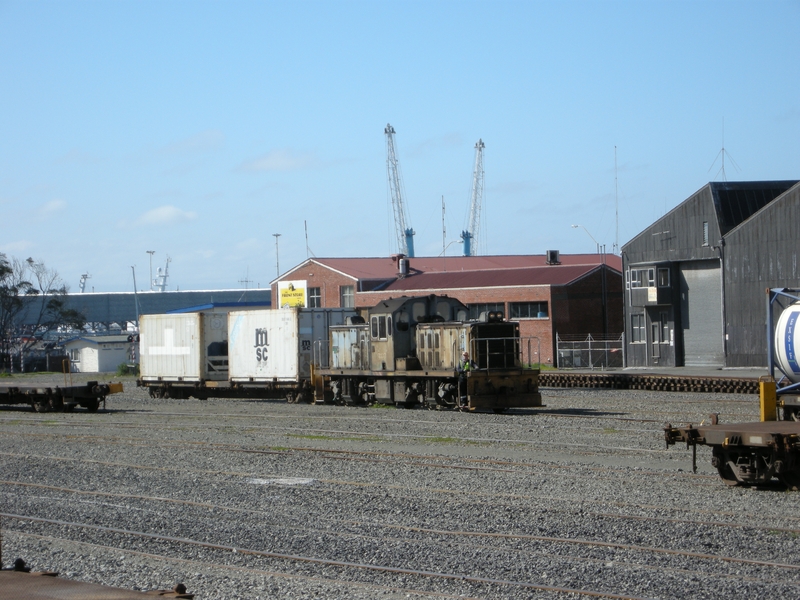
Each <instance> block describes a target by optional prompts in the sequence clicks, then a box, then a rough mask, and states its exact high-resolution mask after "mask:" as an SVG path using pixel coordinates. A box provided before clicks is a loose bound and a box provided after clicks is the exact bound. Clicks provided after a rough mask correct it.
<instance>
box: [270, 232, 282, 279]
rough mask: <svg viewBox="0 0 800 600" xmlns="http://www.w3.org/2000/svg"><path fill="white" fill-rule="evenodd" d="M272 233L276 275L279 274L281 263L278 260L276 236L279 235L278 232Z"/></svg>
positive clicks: (278, 275)
mask: <svg viewBox="0 0 800 600" xmlns="http://www.w3.org/2000/svg"><path fill="white" fill-rule="evenodd" d="M272 235H274V236H275V271H277V275H276V276H277V277H280V276H281V263H280V261H279V260H278V238H279V237H281V234H280V233H273V234H272Z"/></svg>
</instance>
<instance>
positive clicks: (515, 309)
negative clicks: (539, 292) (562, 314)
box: [509, 302, 547, 319]
mask: <svg viewBox="0 0 800 600" xmlns="http://www.w3.org/2000/svg"><path fill="white" fill-rule="evenodd" d="M509 312H510V314H511V318H512V319H546V318H547V302H511V303H510V304H509Z"/></svg>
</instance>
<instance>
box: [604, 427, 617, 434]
mask: <svg viewBox="0 0 800 600" xmlns="http://www.w3.org/2000/svg"><path fill="white" fill-rule="evenodd" d="M603 433H609V434H610V433H619V429H614V428H613V427H606V428H605V429H603Z"/></svg>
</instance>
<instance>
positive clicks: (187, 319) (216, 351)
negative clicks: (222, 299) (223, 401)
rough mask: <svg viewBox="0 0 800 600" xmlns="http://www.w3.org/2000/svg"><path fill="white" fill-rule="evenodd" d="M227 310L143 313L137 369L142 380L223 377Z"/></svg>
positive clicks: (183, 379)
mask: <svg viewBox="0 0 800 600" xmlns="http://www.w3.org/2000/svg"><path fill="white" fill-rule="evenodd" d="M227 338H228V328H227V313H226V312H195V313H176V314H159V315H142V316H141V317H140V320H139V351H140V357H139V372H140V377H141V379H142V380H143V381H203V380H207V381H225V380H226V379H227V378H228V356H227V341H228V340H227Z"/></svg>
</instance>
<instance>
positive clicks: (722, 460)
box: [712, 446, 741, 486]
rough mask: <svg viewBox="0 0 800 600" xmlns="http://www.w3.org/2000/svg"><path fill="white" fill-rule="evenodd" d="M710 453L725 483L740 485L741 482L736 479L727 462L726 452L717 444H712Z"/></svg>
mask: <svg viewBox="0 0 800 600" xmlns="http://www.w3.org/2000/svg"><path fill="white" fill-rule="evenodd" d="M712 454H713V457H714V458H715V459H716V460H717V472H718V473H719V476H720V477H721V478H722V481H723V482H724V483H725V485H730V486H734V485H741V482H740V481H739V480H738V479H736V475H734V473H733V469H731V466H730V465H729V464H728V454H727V453H726V452H725V451H724V450H723V449H722V448H720V447H719V446H714V450H713V452H712Z"/></svg>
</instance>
